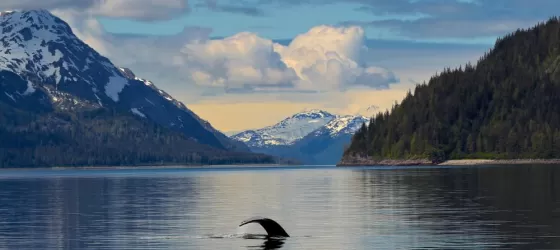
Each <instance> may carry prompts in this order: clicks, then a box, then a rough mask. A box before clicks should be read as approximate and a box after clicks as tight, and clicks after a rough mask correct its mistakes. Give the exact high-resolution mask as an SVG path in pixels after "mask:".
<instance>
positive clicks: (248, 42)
mask: <svg viewBox="0 0 560 250" xmlns="http://www.w3.org/2000/svg"><path fill="white" fill-rule="evenodd" d="M53 13H54V14H56V15H58V16H59V17H61V18H62V19H64V20H66V21H67V22H68V23H69V24H70V26H71V27H72V29H73V31H74V33H75V34H76V35H77V36H78V37H79V38H80V39H82V40H84V41H85V42H86V43H88V44H89V45H90V46H91V47H93V48H94V49H96V50H97V51H98V52H100V53H101V54H102V55H106V56H107V57H109V59H111V60H112V61H113V63H115V64H116V65H118V66H121V67H128V68H130V69H132V70H133V71H134V72H135V73H136V74H137V75H138V76H140V77H144V78H147V79H150V80H152V81H154V82H155V83H156V84H158V85H160V86H166V87H173V88H174V89H181V91H184V92H185V93H189V95H190V96H195V97H194V98H207V97H208V96H217V95H223V94H227V93H255V92H259V93H262V92H273V93H279V92H306V93H309V92H327V91H345V90H348V89H352V88H356V87H361V88H371V89H383V88H388V87H389V85H390V84H392V83H396V82H398V79H397V77H396V76H395V75H394V74H393V73H392V72H390V71H388V70H387V69H384V68H381V67H375V66H373V65H370V64H369V63H368V60H365V58H364V56H365V55H368V51H369V49H368V48H367V47H366V46H365V34H364V30H363V29H362V28H360V27H332V26H317V27H314V28H312V29H310V30H309V31H308V32H306V33H303V34H300V35H298V36H297V37H296V38H294V39H293V41H291V42H290V43H289V44H287V45H282V44H279V43H276V42H273V41H272V40H270V39H266V38H262V37H259V36H258V35H256V34H254V33H250V32H241V33H238V34H235V35H233V36H230V37H225V38H221V39H211V38H210V34H211V31H212V30H211V29H208V28H204V27H187V28H185V30H184V31H183V32H182V33H180V34H176V35H171V36H146V35H116V34H112V33H108V32H106V31H105V30H104V29H103V27H102V25H101V24H100V23H99V22H98V21H97V19H96V18H94V17H93V16H87V15H86V16H84V15H83V13H82V12H79V11H77V10H61V9H57V10H55V11H53ZM84 17H85V18H84ZM368 57H369V56H368Z"/></svg>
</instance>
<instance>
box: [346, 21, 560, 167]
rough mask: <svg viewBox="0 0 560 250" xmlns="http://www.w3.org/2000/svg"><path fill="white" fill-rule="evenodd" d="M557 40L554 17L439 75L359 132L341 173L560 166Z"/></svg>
mask: <svg viewBox="0 0 560 250" xmlns="http://www.w3.org/2000/svg"><path fill="white" fill-rule="evenodd" d="M559 34H560V21H559V19H558V18H557V17H554V18H551V19H549V20H548V21H547V22H545V23H540V24H538V25H536V26H535V27H533V28H530V29H524V30H521V29H518V30H517V31H515V32H513V33H511V34H508V35H506V36H505V37H502V38H499V39H498V40H497V41H496V43H495V45H494V48H492V49H491V50H490V51H488V52H487V53H485V54H484V55H483V56H482V57H481V58H480V59H479V60H478V62H477V63H476V65H471V64H470V63H467V64H466V65H464V66H462V67H459V68H457V69H449V68H446V69H444V70H442V72H441V73H440V74H437V75H435V76H433V77H431V79H430V80H429V82H427V83H424V84H420V85H418V86H417V87H416V88H415V90H414V91H413V92H409V93H408V94H407V95H406V97H405V98H404V100H403V101H402V102H401V103H400V104H398V105H395V106H394V107H393V108H392V110H391V111H390V112H385V113H379V114H378V115H376V116H375V117H374V119H372V122H371V123H369V124H368V126H365V127H364V128H362V129H360V130H359V131H358V132H357V133H356V134H355V135H354V137H353V139H352V144H351V145H350V147H349V148H348V149H347V150H346V151H345V154H344V159H343V160H342V161H341V165H354V164H379V162H381V161H382V160H399V161H400V160H416V163H414V162H410V163H411V164H419V163H422V162H431V163H440V162H442V161H445V160H448V159H465V158H475V159H476V158H478V159H523V158H525V159H535V158H542V159H550V158H556V159H558V158H560V95H559V94H558V93H560V35H559ZM386 162H390V161H386ZM407 164H408V163H407Z"/></svg>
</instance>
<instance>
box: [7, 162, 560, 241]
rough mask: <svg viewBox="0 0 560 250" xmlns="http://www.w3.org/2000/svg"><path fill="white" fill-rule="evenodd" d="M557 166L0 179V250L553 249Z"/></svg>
mask: <svg viewBox="0 0 560 250" xmlns="http://www.w3.org/2000/svg"><path fill="white" fill-rule="evenodd" d="M559 167H560V166H499V167H468V168H461V167H452V168H414V169H410V168H409V169H406V168H392V169H380V168H377V169H376V168H348V169H340V168H330V167H326V168H311V167H307V168H301V169H295V168H278V169H275V168H264V169H252V168H243V169H237V170H232V169H208V170H186V169H157V170H50V171H49V170H34V171H1V172H0V248H1V249H423V248H426V249H427V248H443V249H488V248H492V249H559V248H560V238H559V237H560V203H559V201H560V194H559V191H560V186H559V185H560V182H559V184H556V182H558V181H560V170H559V169H560V168H559ZM255 215H260V216H267V217H270V218H273V219H275V220H277V221H278V222H279V223H280V224H281V225H283V226H284V228H285V229H286V230H287V231H288V233H289V234H290V235H291V236H292V237H290V238H288V239H286V240H284V241H267V240H265V239H245V238H243V237H242V236H243V235H244V234H247V233H256V234H259V233H264V230H262V228H260V227H259V226H258V225H250V226H245V227H241V228H238V227H237V225H238V224H239V222H241V221H242V220H244V219H247V218H248V217H252V216H255Z"/></svg>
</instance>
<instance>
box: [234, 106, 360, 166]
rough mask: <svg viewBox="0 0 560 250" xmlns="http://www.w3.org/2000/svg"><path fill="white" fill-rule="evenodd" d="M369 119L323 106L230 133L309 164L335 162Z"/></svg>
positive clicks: (260, 148) (265, 150) (256, 146)
mask: <svg viewBox="0 0 560 250" xmlns="http://www.w3.org/2000/svg"><path fill="white" fill-rule="evenodd" d="M366 122H368V119H367V118H366V117H363V116H351V115H345V116H340V115H333V114H331V113H328V112H326V111H322V110H310V111H307V112H301V113H297V114H295V115H293V116H291V117H288V118H286V119H284V120H282V121H280V122H279V123H277V124H275V125H272V126H269V127H265V128H262V129H258V130H248V131H245V132H241V133H238V134H236V135H233V136H231V138H233V139H235V140H238V141H242V142H244V143H245V144H247V145H248V146H249V148H250V149H251V150H252V151H254V152H260V153H266V154H271V155H276V156H280V157H288V158H293V159H297V160H300V161H302V162H304V163H307V164H336V163H337V162H338V160H340V157H342V153H343V148H344V145H345V144H348V143H350V140H351V138H352V135H353V134H354V133H355V132H356V131H357V130H358V129H359V128H360V127H361V126H362V124H363V123H366Z"/></svg>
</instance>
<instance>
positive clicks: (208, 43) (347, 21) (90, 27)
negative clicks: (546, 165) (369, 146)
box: [0, 0, 560, 135]
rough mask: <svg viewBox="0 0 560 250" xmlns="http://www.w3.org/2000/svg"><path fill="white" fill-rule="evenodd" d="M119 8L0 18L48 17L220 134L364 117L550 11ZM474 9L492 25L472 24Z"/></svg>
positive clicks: (343, 5) (492, 6) (439, 5)
mask: <svg viewBox="0 0 560 250" xmlns="http://www.w3.org/2000/svg"><path fill="white" fill-rule="evenodd" d="M128 1H129V0H120V1H113V2H111V3H106V2H96V1H92V4H85V3H84V4H77V3H74V2H73V1H70V0H63V1H46V2H42V3H26V2H19V1H12V0H10V1H5V2H4V3H0V10H4V9H5V10H13V9H46V10H49V11H50V12H51V13H53V14H54V15H56V16H58V17H60V18H61V19H63V20H64V21H66V22H67V23H68V24H69V25H70V26H71V28H72V30H73V31H74V33H75V34H76V35H77V36H78V37H79V38H80V39H81V40H83V41H84V42H86V43H87V44H88V45H90V46H91V47H93V48H94V49H95V50H97V51H98V52H99V53H100V54H102V55H104V56H106V57H108V58H109V59H110V60H111V61H112V62H113V63H114V64H115V65H116V66H118V67H126V68H130V69H131V70H132V71H133V72H134V73H135V74H136V75H138V76H139V77H142V78H145V79H148V80H150V81H152V82H154V84H156V85H157V86H158V87H159V88H161V89H163V90H165V91H166V92H168V93H170V94H171V95H172V96H173V97H174V98H176V99H177V100H179V101H181V102H183V103H184V104H185V105H186V106H187V107H188V108H189V109H191V110H192V111H193V112H195V113H196V114H197V115H199V116H200V117H201V118H202V119H205V120H207V121H209V122H210V123H211V124H212V126H214V127H215V128H217V129H219V130H220V131H222V132H224V133H226V134H228V135H229V134H231V133H233V132H242V131H244V130H248V129H259V128H262V127H266V126H270V125H273V124H275V123H277V122H278V121H280V120H282V119H284V118H286V117H289V116H291V115H293V114H295V113H298V112H300V111H302V110H305V109H321V110H325V111H328V112H330V113H334V114H338V115H364V116H366V117H370V116H371V115H373V113H377V112H378V111H382V110H386V109H390V107H391V106H392V105H393V104H394V103H395V102H400V101H401V100H402V99H403V98H404V96H405V94H406V92H407V91H409V90H411V91H413V90H414V88H415V86H416V85H417V84H418V83H421V82H427V81H428V80H429V78H430V77H431V76H433V75H435V74H436V73H438V72H441V71H443V69H444V68H456V67H459V66H461V65H464V64H466V63H467V62H476V61H477V60H478V59H479V58H480V57H481V56H482V55H483V54H484V52H486V51H488V50H489V49H491V48H492V47H493V44H494V42H495V40H496V39H497V38H499V37H503V36H505V35H507V34H510V33H513V32H515V30H517V29H526V28H530V27H533V26H534V25H536V24H538V23H539V22H544V21H546V20H547V19H548V18H550V16H551V15H550V14H551V13H552V12H551V11H549V10H550V9H553V8H554V7H555V6H558V7H560V3H551V2H540V3H539V2H537V3H532V4H533V5H537V6H540V7H543V8H540V9H539V11H533V12H531V11H529V10H527V9H525V8H520V6H524V5H526V3H524V2H523V1H521V0H514V1H509V2H508V3H509V4H508V5H505V4H504V2H503V1H494V2H490V1H479V2H474V1H447V2H442V1H432V2H431V4H430V3H427V2H426V1H417V2H410V1H406V0H399V1H392V2H383V3H381V2H380V3H377V4H376V3H369V2H368V1H360V0H355V1H351V0H348V1H344V0H341V1H335V2H334V3H332V4H324V5H316V3H319V2H321V1H314V2H311V1H308V2H305V1H287V2H285V3H280V2H277V1H274V0H269V1H261V2H258V3H257V2H254V1H246V2H244V3H242V4H234V3H233V2H228V1H197V2H194V4H193V2H191V3H189V4H187V2H186V1H182V0H166V1H160V2H157V3H154V2H152V1H137V2H136V4H135V6H134V7H133V8H128V9H127V8H126V7H127V6H129V5H127V4H126V3H127V2H128ZM129 7H130V6H129ZM310 10H314V11H310ZM413 10H414V11H418V10H419V12H420V13H419V14H415V13H413V12H414V11H413ZM480 11H484V12H485V13H486V14H491V13H494V14H496V15H495V16H493V17H486V18H481V14H480ZM324 13H330V14H332V15H330V16H329V15H323V14H324ZM383 13H389V14H383ZM298 14H299V15H298ZM304 14H305V15H304ZM293 15H298V18H290V17H291V16H293ZM427 16H428V17H427ZM294 19H300V20H298V21H299V22H295V20H294ZM255 22H257V23H259V25H258V26H256V25H254V23H255ZM199 24H204V25H203V26H200V25H199ZM327 67H330V68H327ZM327 69H328V70H327ZM333 100H334V101H333ZM370 106H376V107H377V108H378V109H376V112H373V113H372V112H370V111H368V110H367V109H368V107H370ZM248 117H250V118H251V119H246V118H248Z"/></svg>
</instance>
